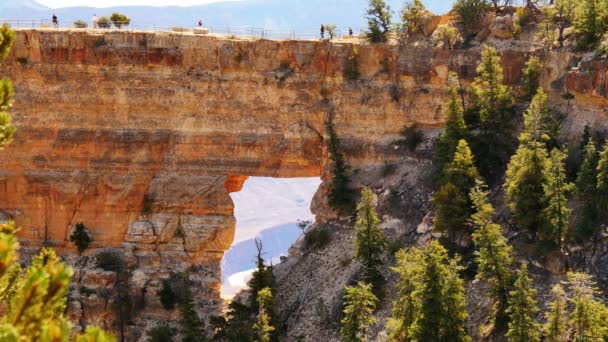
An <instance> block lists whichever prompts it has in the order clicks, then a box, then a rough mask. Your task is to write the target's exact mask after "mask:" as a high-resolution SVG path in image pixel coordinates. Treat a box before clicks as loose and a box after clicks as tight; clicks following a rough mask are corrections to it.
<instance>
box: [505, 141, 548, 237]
mask: <svg viewBox="0 0 608 342" xmlns="http://www.w3.org/2000/svg"><path fill="white" fill-rule="evenodd" d="M547 160H548V157H547V150H546V149H545V147H544V146H543V145H542V144H541V143H539V142H530V143H528V144H520V146H519V148H518V149H517V152H516V153H515V155H513V157H511V161H510V162H509V166H508V168H507V173H506V180H505V184H504V189H505V192H506V202H507V206H508V207H509V209H511V214H512V216H513V220H514V221H515V223H516V224H517V225H519V227H520V228H523V229H527V230H528V231H530V232H531V233H532V234H533V235H534V236H536V234H537V233H538V231H543V230H544V229H545V227H546V219H545V212H544V210H545V208H546V200H545V196H544V195H545V194H544V189H543V184H544V183H545V181H544V175H545V173H544V170H545V169H546V168H547Z"/></svg>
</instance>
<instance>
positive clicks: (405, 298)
mask: <svg viewBox="0 0 608 342" xmlns="http://www.w3.org/2000/svg"><path fill="white" fill-rule="evenodd" d="M395 258H396V265H395V267H393V268H392V270H393V271H394V272H395V273H397V274H398V275H399V282H398V283H397V300H395V301H394V302H393V316H392V317H391V318H389V320H388V324H387V328H388V330H389V331H390V337H391V340H392V341H396V342H406V341H411V340H412V325H413V324H414V322H415V321H416V319H417V318H418V316H419V311H420V302H419V300H418V297H417V292H416V291H417V289H418V288H419V287H420V286H421V284H422V271H423V268H422V251H421V250H420V249H418V248H411V249H409V250H407V251H405V250H403V249H402V250H399V251H398V252H397V254H396V255H395Z"/></svg>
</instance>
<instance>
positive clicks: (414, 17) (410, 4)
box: [401, 0, 426, 34]
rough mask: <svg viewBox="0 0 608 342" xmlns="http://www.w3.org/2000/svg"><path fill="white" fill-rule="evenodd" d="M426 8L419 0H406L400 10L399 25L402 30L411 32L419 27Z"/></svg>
mask: <svg viewBox="0 0 608 342" xmlns="http://www.w3.org/2000/svg"><path fill="white" fill-rule="evenodd" d="M425 10H426V8H425V7H424V4H423V3H422V1H421V0H408V1H406V2H405V4H404V5H403V9H402V10H401V25H402V27H403V32H404V33H407V34H412V33H415V32H417V31H418V30H419V29H420V21H421V20H422V15H423V14H424V12H425Z"/></svg>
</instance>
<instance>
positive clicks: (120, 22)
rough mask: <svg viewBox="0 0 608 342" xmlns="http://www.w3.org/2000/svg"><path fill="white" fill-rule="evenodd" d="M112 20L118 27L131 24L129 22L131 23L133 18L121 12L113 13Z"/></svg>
mask: <svg viewBox="0 0 608 342" xmlns="http://www.w3.org/2000/svg"><path fill="white" fill-rule="evenodd" d="M110 20H111V21H112V23H113V24H114V26H116V27H118V28H121V27H123V26H129V24H130V23H131V19H130V18H129V17H127V16H126V15H124V14H120V13H112V15H111V16H110ZM97 24H98V25H99V21H98V22H97Z"/></svg>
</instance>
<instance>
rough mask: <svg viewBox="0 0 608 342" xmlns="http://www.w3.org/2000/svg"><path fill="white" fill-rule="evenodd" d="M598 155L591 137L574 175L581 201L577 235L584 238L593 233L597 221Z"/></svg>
mask: <svg viewBox="0 0 608 342" xmlns="http://www.w3.org/2000/svg"><path fill="white" fill-rule="evenodd" d="M598 163H599V156H598V153H597V150H596V148H595V142H594V141H593V139H589V142H588V143H587V145H586V146H585V150H584V151H583V163H582V164H581V167H580V169H579V171H578V174H577V175H576V194H577V197H578V199H579V200H580V201H581V202H582V203H583V210H582V213H581V217H580V218H579V222H578V223H577V235H578V236H579V238H582V239H586V238H588V237H590V236H591V235H592V234H593V231H594V229H595V224H596V221H597V205H596V204H597V203H596V200H597V179H598V169H597V166H598Z"/></svg>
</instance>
